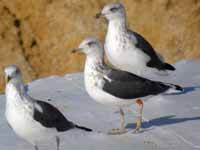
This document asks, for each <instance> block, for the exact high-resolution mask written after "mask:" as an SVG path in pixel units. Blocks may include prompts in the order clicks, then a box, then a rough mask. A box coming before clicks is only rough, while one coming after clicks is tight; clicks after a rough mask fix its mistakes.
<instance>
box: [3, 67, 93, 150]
mask: <svg viewBox="0 0 200 150" xmlns="http://www.w3.org/2000/svg"><path fill="white" fill-rule="evenodd" d="M4 72H5V77H6V90H5V93H6V109H5V116H6V119H7V122H8V124H9V126H10V127H11V128H12V129H13V130H14V132H15V133H16V134H17V135H18V136H19V137H21V138H22V139H24V140H26V141H27V142H29V143H30V144H32V145H33V146H34V148H35V150H38V149H39V148H38V143H40V141H46V140H49V139H55V140H56V145H57V147H56V150H59V145H60V138H59V133H62V132H65V131H69V130H71V129H81V130H84V131H92V130H91V129H89V128H86V127H82V126H79V125H76V124H74V123H73V122H71V121H69V120H67V119H66V118H65V116H64V115H63V114H62V113H61V112H60V111H59V110H58V109H57V108H56V107H54V106H53V105H51V104H49V103H47V102H44V101H40V100H36V99H34V98H32V97H30V96H29V95H28V94H27V92H26V90H25V86H24V83H23V79H22V74H21V71H20V69H19V67H17V66H16V65H9V66H7V67H5V69H4Z"/></svg>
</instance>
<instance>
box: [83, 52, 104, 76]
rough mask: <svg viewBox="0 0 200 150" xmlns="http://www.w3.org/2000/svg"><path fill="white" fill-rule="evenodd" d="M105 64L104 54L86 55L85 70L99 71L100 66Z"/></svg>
mask: <svg viewBox="0 0 200 150" xmlns="http://www.w3.org/2000/svg"><path fill="white" fill-rule="evenodd" d="M103 65H104V61H103V56H100V55H88V56H87V57H86V63H85V72H91V71H97V72H98V71H99V68H101V66H103Z"/></svg>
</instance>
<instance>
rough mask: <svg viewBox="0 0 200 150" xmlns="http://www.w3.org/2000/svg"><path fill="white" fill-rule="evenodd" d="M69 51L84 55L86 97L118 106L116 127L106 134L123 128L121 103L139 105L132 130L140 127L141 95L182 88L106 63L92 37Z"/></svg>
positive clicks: (119, 132)
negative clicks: (114, 67) (118, 124)
mask: <svg viewBox="0 0 200 150" xmlns="http://www.w3.org/2000/svg"><path fill="white" fill-rule="evenodd" d="M72 52H73V53H75V52H82V53H84V54H85V55H86V62H85V68H84V83H85V88H86V91H87V92H88V94H89V95H90V97H92V98H93V99H94V100H95V101H96V102H98V103H101V104H104V105H110V106H115V107H118V108H119V110H120V128H119V129H113V130H110V131H109V132H108V133H109V134H122V133H125V132H126V129H125V121H124V112H123V109H122V108H123V107H126V106H129V105H131V104H134V103H136V104H137V106H138V107H139V114H138V117H137V122H136V128H135V129H134V133H135V132H138V131H139V130H140V127H141V124H142V112H143V99H144V100H145V99H147V98H149V97H151V96H154V95H158V94H160V93H163V92H168V93H170V91H171V92H177V91H182V88H181V87H180V86H178V85H174V84H169V83H162V82H157V81H152V80H148V79H145V78H142V77H139V76H137V75H135V74H132V73H129V72H126V71H121V70H117V69H113V68H111V67H108V66H107V65H106V64H105V63H104V61H103V57H104V51H103V45H102V44H101V43H100V41H99V40H98V39H96V38H95V37H89V38H86V39H85V40H83V41H82V42H81V43H80V45H79V47H78V48H76V49H74V50H73V51H72Z"/></svg>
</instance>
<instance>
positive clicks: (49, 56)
mask: <svg viewBox="0 0 200 150" xmlns="http://www.w3.org/2000/svg"><path fill="white" fill-rule="evenodd" d="M115 1H116V0H115ZM110 2H114V1H112V0H0V78H1V79H0V91H3V87H4V78H3V67H4V66H5V65H7V64H17V65H19V66H20V67H21V68H22V70H23V73H24V78H25V80H26V81H30V80H33V79H35V78H37V77H44V76H48V75H52V74H54V75H55V74H57V75H63V74H66V73H71V72H78V71H81V70H82V69H83V64H84V61H83V60H84V57H83V56H80V55H77V54H75V55H72V54H70V50H71V49H72V48H74V47H76V46H77V45H78V44H79V42H80V41H81V40H82V39H84V38H85V37H87V36H90V35H95V36H97V37H98V38H100V39H101V40H103V38H104V35H105V31H106V24H105V21H102V20H95V19H94V16H95V14H96V13H97V12H99V11H100V9H101V8H102V7H103V6H104V5H105V4H107V3H110ZM120 2H121V3H123V4H124V5H125V7H126V10H127V16H128V19H127V20H128V24H129V27H130V28H131V29H132V30H134V31H136V32H138V33H140V34H142V35H143V36H144V37H145V38H146V39H147V40H148V41H149V42H150V43H151V44H152V45H153V46H154V47H155V49H156V50H157V51H158V52H160V53H161V54H162V55H163V56H164V57H165V59H166V60H167V61H168V62H170V63H173V62H175V61H177V60H180V59H186V58H187V59H197V58H200V34H199V33H200V0H121V1H120Z"/></svg>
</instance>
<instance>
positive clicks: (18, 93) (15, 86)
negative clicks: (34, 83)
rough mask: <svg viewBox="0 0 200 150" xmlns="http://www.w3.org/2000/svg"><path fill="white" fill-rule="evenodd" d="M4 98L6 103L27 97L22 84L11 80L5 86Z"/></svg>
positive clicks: (19, 81)
mask: <svg viewBox="0 0 200 150" xmlns="http://www.w3.org/2000/svg"><path fill="white" fill-rule="evenodd" d="M5 93H6V98H7V101H10V100H12V101H13V100H14V99H24V97H26V96H27V93H26V91H25V87H24V83H23V82H22V81H21V80H12V81H10V82H9V83H7V84H6V91H5Z"/></svg>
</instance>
